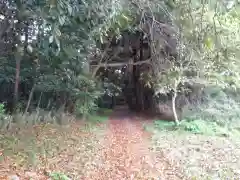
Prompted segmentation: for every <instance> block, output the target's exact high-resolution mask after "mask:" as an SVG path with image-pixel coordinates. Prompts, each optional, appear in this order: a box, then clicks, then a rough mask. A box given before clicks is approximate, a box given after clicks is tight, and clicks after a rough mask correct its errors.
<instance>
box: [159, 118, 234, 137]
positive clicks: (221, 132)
mask: <svg viewBox="0 0 240 180" xmlns="http://www.w3.org/2000/svg"><path fill="white" fill-rule="evenodd" d="M154 127H155V129H157V130H160V131H176V130H177V131H180V132H184V131H186V132H190V133H194V134H202V135H210V136H228V135H230V133H234V134H235V132H234V131H232V132H230V131H229V129H228V128H226V127H222V126H220V125H218V124H217V123H216V122H212V121H211V120H209V121H206V120H201V119H199V120H191V121H189V120H183V121H181V122H180V124H179V125H178V126H176V125H175V123H174V122H166V121H161V120H157V121H155V122H154Z"/></svg>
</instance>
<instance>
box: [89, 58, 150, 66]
mask: <svg viewBox="0 0 240 180" xmlns="http://www.w3.org/2000/svg"><path fill="white" fill-rule="evenodd" d="M141 64H150V59H148V60H145V61H138V62H135V63H127V62H125V63H102V64H98V65H91V66H93V67H94V66H99V67H119V66H126V65H133V66H136V65H141Z"/></svg>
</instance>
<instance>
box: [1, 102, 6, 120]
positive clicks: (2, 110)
mask: <svg viewBox="0 0 240 180" xmlns="http://www.w3.org/2000/svg"><path fill="white" fill-rule="evenodd" d="M4 113H5V107H4V104H1V103H0V117H1V116H3V114H4Z"/></svg>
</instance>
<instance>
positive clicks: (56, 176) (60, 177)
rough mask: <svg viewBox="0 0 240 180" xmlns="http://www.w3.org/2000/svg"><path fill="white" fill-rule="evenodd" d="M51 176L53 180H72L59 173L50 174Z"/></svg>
mask: <svg viewBox="0 0 240 180" xmlns="http://www.w3.org/2000/svg"><path fill="white" fill-rule="evenodd" d="M49 176H50V177H51V179H52V180H70V178H69V177H67V176H66V175H65V174H63V173H58V172H55V173H50V174H49Z"/></svg>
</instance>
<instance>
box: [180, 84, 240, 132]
mask: <svg viewBox="0 0 240 180" xmlns="http://www.w3.org/2000/svg"><path fill="white" fill-rule="evenodd" d="M206 91H207V94H208V95H207V97H205V98H206V100H205V102H204V103H202V104H201V105H199V106H198V107H193V108H191V109H188V110H186V111H185V112H184V113H185V117H186V119H188V120H194V119H202V120H205V121H208V122H209V121H210V122H214V123H217V124H218V125H220V126H223V127H227V128H229V129H232V128H233V129H234V128H238V127H239V126H240V112H239V108H240V104H239V96H238V95H237V93H233V92H232V93H231V91H228V90H225V91H222V90H221V89H219V88H210V89H208V90H206Z"/></svg>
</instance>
